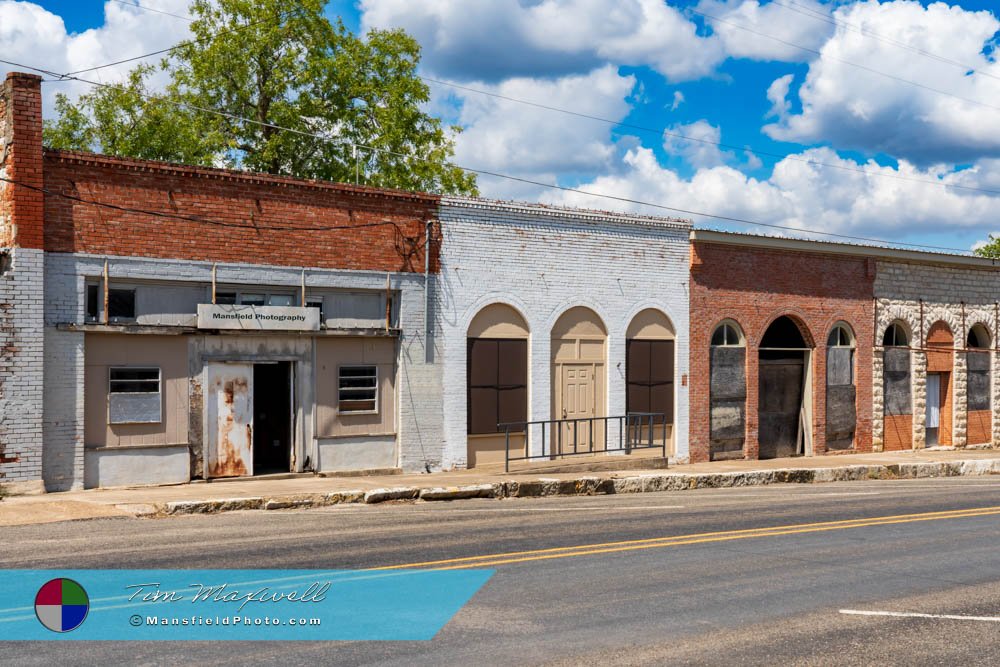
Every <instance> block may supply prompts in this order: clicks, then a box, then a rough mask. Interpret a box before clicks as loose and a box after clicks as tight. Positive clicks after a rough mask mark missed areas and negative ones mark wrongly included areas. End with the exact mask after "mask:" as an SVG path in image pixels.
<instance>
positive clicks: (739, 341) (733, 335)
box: [703, 320, 744, 347]
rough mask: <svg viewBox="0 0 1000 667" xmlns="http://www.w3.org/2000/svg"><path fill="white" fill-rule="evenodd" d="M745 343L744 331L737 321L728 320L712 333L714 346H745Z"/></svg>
mask: <svg viewBox="0 0 1000 667" xmlns="http://www.w3.org/2000/svg"><path fill="white" fill-rule="evenodd" d="M703 340H704V339H703ZM743 345H744V341H743V333H742V332H741V331H740V327H739V325H738V324H736V322H733V321H730V320H726V321H725V322H723V323H722V324H720V325H719V326H717V327H716V328H715V331H714V332H713V333H712V347H743Z"/></svg>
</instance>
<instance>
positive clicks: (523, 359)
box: [497, 340, 528, 387]
mask: <svg viewBox="0 0 1000 667" xmlns="http://www.w3.org/2000/svg"><path fill="white" fill-rule="evenodd" d="M497 347H498V362H497V384H499V385H500V386H501V387H510V386H525V385H527V384H528V341H526V340H501V341H498V343H497Z"/></svg>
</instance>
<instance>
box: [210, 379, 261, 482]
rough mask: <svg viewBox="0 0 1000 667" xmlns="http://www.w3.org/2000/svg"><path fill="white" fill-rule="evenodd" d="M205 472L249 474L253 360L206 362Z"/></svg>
mask: <svg viewBox="0 0 1000 667" xmlns="http://www.w3.org/2000/svg"><path fill="white" fill-rule="evenodd" d="M205 413H206V428H205V431H206V435H207V438H206V441H207V443H208V450H207V459H208V476H209V477H241V476H244V475H252V474H253V364H209V365H208V372H207V390H206V391H205Z"/></svg>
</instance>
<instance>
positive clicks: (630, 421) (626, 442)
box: [497, 412, 672, 472]
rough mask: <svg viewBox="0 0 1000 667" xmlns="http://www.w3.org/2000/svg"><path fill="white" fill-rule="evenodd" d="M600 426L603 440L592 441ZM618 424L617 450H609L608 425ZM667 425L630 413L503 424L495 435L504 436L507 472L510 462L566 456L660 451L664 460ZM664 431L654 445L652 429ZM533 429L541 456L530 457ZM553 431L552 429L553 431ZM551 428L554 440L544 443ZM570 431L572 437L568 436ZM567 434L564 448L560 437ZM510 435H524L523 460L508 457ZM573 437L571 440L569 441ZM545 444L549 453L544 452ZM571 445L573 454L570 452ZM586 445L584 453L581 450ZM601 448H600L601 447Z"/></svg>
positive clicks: (662, 418) (656, 417)
mask: <svg viewBox="0 0 1000 667" xmlns="http://www.w3.org/2000/svg"><path fill="white" fill-rule="evenodd" d="M584 422H585V423H586V428H585V429H584V430H585V431H586V433H585V434H584V435H585V439H584V440H583V441H581V439H580V430H581V429H580V424H581V423H584ZM595 422H601V425H602V426H603V440H598V439H597V438H595V431H594V423H595ZM609 422H617V424H618V446H617V447H611V446H610V444H611V443H609V442H608V423H609ZM670 425H672V424H669V423H668V422H667V418H666V415H665V414H664V413H662V412H629V413H628V414H624V415H617V416H613V417H579V418H570V419H536V420H531V421H517V422H504V423H500V424H497V431H498V432H500V431H502V432H503V433H504V470H505V471H507V472H510V464H511V462H512V461H530V460H535V459H555V458H561V457H567V456H582V455H586V454H597V453H610V452H618V451H620V452H624V453H625V454H629V453H631V452H632V451H633V450H637V449H661V450H662V452H663V458H666V457H667V429H666V427H667V426H670ZM657 426H662V427H663V432H662V438H661V439H660V442H659V443H657V438H656V434H655V428H656V427H657ZM532 427H541V428H540V429H539V430H540V431H541V453H539V454H531V453H530V452H531V434H532ZM553 427H554V428H553ZM550 428H552V429H553V430H554V437H552V438H550V440H549V442H548V443H546V432H547V431H549V430H550ZM570 428H571V429H572V434H570V433H569V430H570ZM564 431H566V436H565V440H566V443H565V446H564V442H563V440H564V436H563V433H564ZM511 433H524V447H525V450H524V456H511V455H510V435H511ZM570 435H572V438H570ZM546 444H548V451H546ZM570 444H572V451H569V449H570ZM583 445H586V448H585V449H583V448H582V446H583ZM602 445H603V446H602Z"/></svg>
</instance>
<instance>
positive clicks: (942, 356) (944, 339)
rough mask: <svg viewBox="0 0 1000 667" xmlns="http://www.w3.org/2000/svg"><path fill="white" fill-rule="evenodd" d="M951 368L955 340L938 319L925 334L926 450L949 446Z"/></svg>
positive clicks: (951, 391)
mask: <svg viewBox="0 0 1000 667" xmlns="http://www.w3.org/2000/svg"><path fill="white" fill-rule="evenodd" d="M954 366H955V337H954V336H953V335H952V331H951V327H949V326H948V324H947V323H946V322H944V321H942V320H938V321H937V322H934V323H933V324H932V325H931V327H930V329H928V331H927V384H926V392H927V407H926V410H927V414H926V421H925V429H926V440H925V442H926V443H927V446H928V447H932V446H934V445H951V444H952V443H953V441H954V440H953V438H954V424H953V419H952V416H953V414H954V395H955V387H954Z"/></svg>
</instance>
